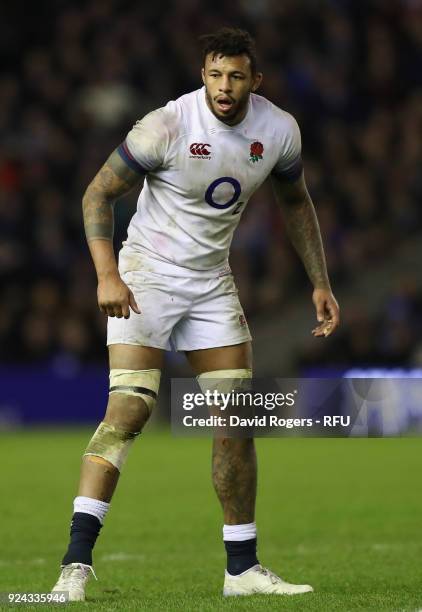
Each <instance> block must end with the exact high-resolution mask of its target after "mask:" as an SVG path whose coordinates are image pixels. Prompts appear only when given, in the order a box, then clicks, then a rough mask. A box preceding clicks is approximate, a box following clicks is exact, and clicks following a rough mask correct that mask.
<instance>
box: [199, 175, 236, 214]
mask: <svg viewBox="0 0 422 612" xmlns="http://www.w3.org/2000/svg"><path fill="white" fill-rule="evenodd" d="M223 183H229V184H230V185H231V186H232V187H233V189H234V193H233V195H232V197H231V198H230V199H229V200H228V201H227V202H225V203H224V204H219V203H218V202H216V201H215V200H214V191H215V190H216V189H217V187H218V186H219V185H222V184H223ZM241 191H242V188H241V186H240V183H239V181H237V180H236V179H235V178H233V177H232V176H222V177H221V178H218V179H215V181H213V182H212V183H211V185H210V186H209V187H208V189H207V190H206V192H205V202H206V203H207V204H209V205H210V206H212V207H213V208H218V209H219V210H224V209H225V208H230V206H232V205H233V204H234V203H235V202H237V200H238V199H239V196H240V194H241Z"/></svg>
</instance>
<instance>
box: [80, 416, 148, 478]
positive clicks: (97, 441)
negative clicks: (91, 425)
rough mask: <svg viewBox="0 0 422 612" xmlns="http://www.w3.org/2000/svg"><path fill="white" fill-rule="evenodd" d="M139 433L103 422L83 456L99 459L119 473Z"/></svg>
mask: <svg viewBox="0 0 422 612" xmlns="http://www.w3.org/2000/svg"><path fill="white" fill-rule="evenodd" d="M140 433H141V432H140V431H138V432H131V431H125V430H123V429H119V428H118V427H114V425H109V424H108V423H105V422H104V421H103V422H102V423H100V424H99V426H98V428H97V431H96V432H95V433H94V435H93V436H92V438H91V440H90V442H89V444H88V446H87V448H86V451H85V453H84V456H91V455H94V456H95V457H101V458H102V459H105V460H106V461H108V462H109V463H111V464H112V465H114V467H116V468H117V469H118V470H119V472H120V471H121V469H122V467H123V464H124V462H125V461H126V458H127V456H128V453H129V450H130V447H131V446H132V444H133V442H134V440H135V438H136V437H137V436H139V434H140Z"/></svg>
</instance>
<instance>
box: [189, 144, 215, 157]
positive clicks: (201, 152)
mask: <svg viewBox="0 0 422 612" xmlns="http://www.w3.org/2000/svg"><path fill="white" fill-rule="evenodd" d="M207 147H211V145H210V144H208V143H203V142H193V143H192V144H191V146H190V147H189V151H190V152H191V153H192V155H194V156H195V157H203V156H208V155H211V151H210V150H209V149H208V148H207Z"/></svg>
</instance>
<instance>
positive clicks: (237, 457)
mask: <svg viewBox="0 0 422 612" xmlns="http://www.w3.org/2000/svg"><path fill="white" fill-rule="evenodd" d="M212 476H213V484H214V488H215V491H216V493H217V496H218V499H219V500H220V503H221V506H222V508H223V512H224V523H225V524H226V525H241V524H244V523H252V522H253V521H254V520H255V519H254V517H255V499H256V483H257V462H256V453H255V444H254V440H253V439H252V438H247V439H237V438H215V439H214V445H213V457H212Z"/></svg>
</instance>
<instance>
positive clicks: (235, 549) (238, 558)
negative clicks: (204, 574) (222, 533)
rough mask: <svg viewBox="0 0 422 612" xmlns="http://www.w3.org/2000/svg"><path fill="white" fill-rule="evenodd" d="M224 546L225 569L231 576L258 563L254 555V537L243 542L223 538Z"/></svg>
mask: <svg viewBox="0 0 422 612" xmlns="http://www.w3.org/2000/svg"><path fill="white" fill-rule="evenodd" d="M224 546H225V547H226V552H227V571H228V572H229V574H231V575H232V576H238V575H239V574H241V573H242V572H246V570H248V569H249V568H250V567H252V566H254V565H257V564H258V563H259V561H258V559H257V557H256V538H252V539H251V540H243V542H231V541H228V540H224Z"/></svg>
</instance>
